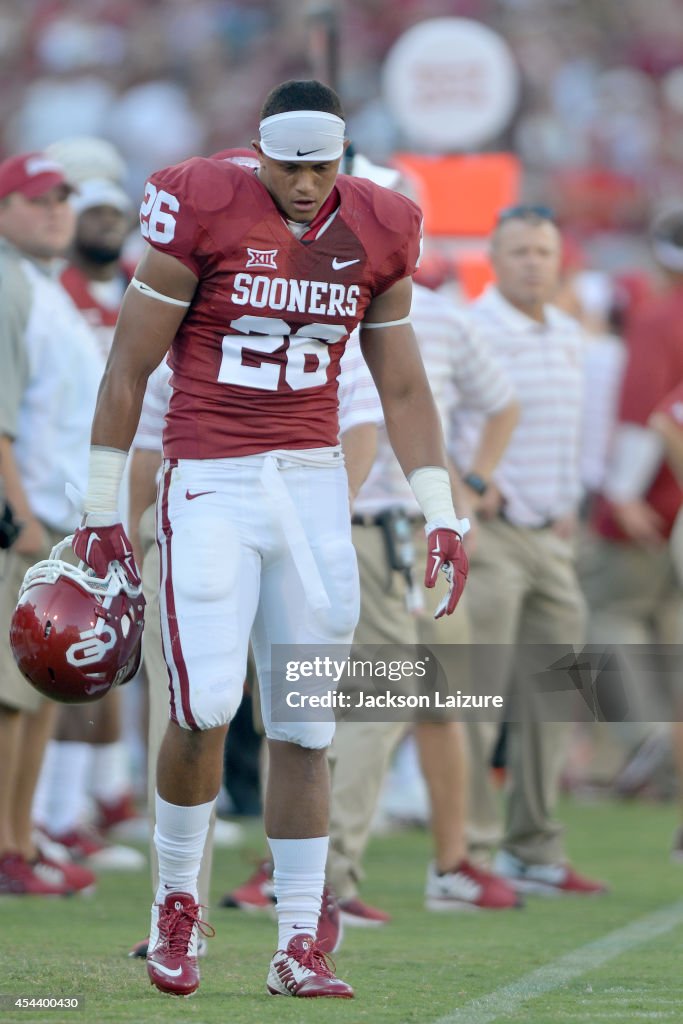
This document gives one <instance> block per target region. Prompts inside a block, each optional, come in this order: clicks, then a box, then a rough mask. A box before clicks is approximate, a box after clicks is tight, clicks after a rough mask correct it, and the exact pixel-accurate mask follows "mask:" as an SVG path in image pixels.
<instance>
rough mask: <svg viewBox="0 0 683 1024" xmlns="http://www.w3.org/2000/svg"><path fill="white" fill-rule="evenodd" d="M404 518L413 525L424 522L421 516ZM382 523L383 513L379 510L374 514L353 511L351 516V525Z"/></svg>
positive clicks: (380, 524)
mask: <svg viewBox="0 0 683 1024" xmlns="http://www.w3.org/2000/svg"><path fill="white" fill-rule="evenodd" d="M406 518H407V519H409V520H410V522H411V523H412V524H413V526H417V525H419V524H420V523H424V519H423V517H422V516H407V517H406ZM383 523H384V519H383V513H381V512H377V513H376V514H374V515H373V514H371V513H369V512H368V513H366V514H365V515H363V514H361V513H354V514H353V515H352V516H351V525H352V526H382V525H383Z"/></svg>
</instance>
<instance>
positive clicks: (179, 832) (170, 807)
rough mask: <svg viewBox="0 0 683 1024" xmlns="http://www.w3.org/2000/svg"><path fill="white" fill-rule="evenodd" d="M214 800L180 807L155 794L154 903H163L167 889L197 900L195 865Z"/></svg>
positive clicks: (203, 840) (197, 864)
mask: <svg viewBox="0 0 683 1024" xmlns="http://www.w3.org/2000/svg"><path fill="white" fill-rule="evenodd" d="M215 802H216V801H215V800H210V801H209V803H207V804H197V805H196V806H195V807H182V806H179V805H178V804H169V803H167V801H166V800H163V799H162V798H161V797H160V796H159V794H158V793H157V794H156V802H155V803H156V818H157V823H156V827H155V829H154V845H155V846H156V850H157V857H158V858H159V887H158V889H157V894H156V901H157V903H163V902H164V900H165V899H166V897H167V896H168V894H169V892H189V893H190V895H191V896H192V897H193V898H194V899H195V900H196V899H197V897H198V893H197V878H198V876H199V867H200V865H201V862H202V853H203V851H204V842H205V840H206V833H207V832H208V831H209V818H210V817H211V811H212V810H213V805H214V803H215Z"/></svg>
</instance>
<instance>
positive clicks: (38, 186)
mask: <svg viewBox="0 0 683 1024" xmlns="http://www.w3.org/2000/svg"><path fill="white" fill-rule="evenodd" d="M57 185H64V186H65V187H66V188H67V189H68V190H69V191H70V192H73V191H74V188H73V185H71V183H70V182H69V181H68V180H67V178H66V174H65V171H64V168H63V167H62V165H61V164H58V163H57V161H56V160H51V159H50V157H47V156H45V154H44V153H20V154H19V156H11V157H8V159H7V160H3V162H2V163H1V164H0V199H4V198H5V196H9V195H11V193H12V192H21V194H22V195H23V196H26V198H27V199H36V198H37V197H38V196H42V195H45V193H46V192H49V191H50V189H51V188H55V187H56V186H57Z"/></svg>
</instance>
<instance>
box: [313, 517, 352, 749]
mask: <svg viewBox="0 0 683 1024" xmlns="http://www.w3.org/2000/svg"><path fill="white" fill-rule="evenodd" d="M313 555H314V557H315V560H316V563H317V565H318V569H319V570H320V575H321V577H322V580H323V583H324V585H325V590H326V591H327V596H328V597H329V599H330V607H329V608H327V609H322V610H317V611H313V610H312V609H311V608H307V609H306V626H307V628H308V630H310V633H311V635H312V636H315V635H316V634H317V635H319V637H320V639H321V641H323V642H324V643H328V644H334V643H348V642H350V640H351V638H352V636H353V631H354V629H355V628H356V626H357V625H358V616H359V615H360V583H359V580H358V563H357V561H356V550H355V548H354V546H353V544H352V543H351V541H350V540H348V539H347V538H345V537H335V538H332V539H329V538H328V539H327V540H324V539H323V541H322V542H321V543H320V544H319V545H316V547H314V548H313ZM305 745H306V744H304V746H305Z"/></svg>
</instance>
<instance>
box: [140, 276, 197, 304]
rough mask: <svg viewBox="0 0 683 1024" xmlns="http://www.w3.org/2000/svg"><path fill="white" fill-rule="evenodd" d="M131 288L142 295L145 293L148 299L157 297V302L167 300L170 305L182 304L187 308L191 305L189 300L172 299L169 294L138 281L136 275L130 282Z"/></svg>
mask: <svg viewBox="0 0 683 1024" xmlns="http://www.w3.org/2000/svg"><path fill="white" fill-rule="evenodd" d="M130 283H131V284H132V286H133V288H137V290H138V291H139V292H142V294H143V295H147V296H148V297H149V298H150V299H158V301H159V302H167V303H168V304H169V305H170V306H183V307H184V308H185V309H187V308H188V307H189V306H191V305H192V303H190V302H185V301H184V299H174V298H172V296H170V295H162V294H161V292H157V291H155V290H154V288H150V286H149V285H148V284H145V282H144V281H139V280H138V279H137V277H134V278H133V279H132V280H131V282H130Z"/></svg>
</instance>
